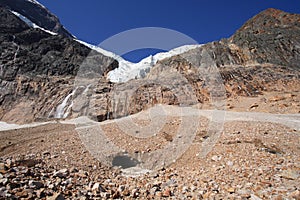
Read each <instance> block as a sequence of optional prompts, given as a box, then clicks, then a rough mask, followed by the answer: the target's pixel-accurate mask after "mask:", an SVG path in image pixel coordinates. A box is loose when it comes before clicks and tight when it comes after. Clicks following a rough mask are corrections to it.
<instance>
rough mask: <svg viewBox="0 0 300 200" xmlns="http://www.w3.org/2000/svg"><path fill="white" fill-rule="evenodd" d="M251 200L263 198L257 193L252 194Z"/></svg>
mask: <svg viewBox="0 0 300 200" xmlns="http://www.w3.org/2000/svg"><path fill="white" fill-rule="evenodd" d="M250 199H251V200H262V199H261V198H259V197H258V196H256V195H255V194H251V198H250Z"/></svg>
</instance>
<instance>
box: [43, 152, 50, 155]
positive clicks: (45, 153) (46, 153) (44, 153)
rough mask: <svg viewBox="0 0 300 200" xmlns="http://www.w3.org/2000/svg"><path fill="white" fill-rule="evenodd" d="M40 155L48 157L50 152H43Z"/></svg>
mask: <svg viewBox="0 0 300 200" xmlns="http://www.w3.org/2000/svg"><path fill="white" fill-rule="evenodd" d="M42 154H43V155H44V156H49V155H50V152H49V151H44V152H43V153H42Z"/></svg>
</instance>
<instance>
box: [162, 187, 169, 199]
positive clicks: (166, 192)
mask: <svg viewBox="0 0 300 200" xmlns="http://www.w3.org/2000/svg"><path fill="white" fill-rule="evenodd" d="M162 196H163V197H169V196H171V190H170V189H169V188H166V189H165V190H164V192H163V193H162Z"/></svg>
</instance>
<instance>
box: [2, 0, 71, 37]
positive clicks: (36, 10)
mask: <svg viewBox="0 0 300 200" xmlns="http://www.w3.org/2000/svg"><path fill="white" fill-rule="evenodd" d="M0 6H2V7H4V8H6V9H9V10H12V11H15V12H18V13H20V14H21V15H23V16H26V17H27V18H28V19H29V20H30V21H32V22H33V23H35V24H36V25H38V26H40V27H42V28H44V29H46V30H49V31H52V32H55V33H59V34H60V35H63V36H67V37H73V36H72V34H70V33H69V32H68V31H67V30H66V29H65V28H64V27H63V26H62V25H61V23H60V22H59V19H58V18H57V17H56V16H55V15H53V14H52V13H51V12H49V11H48V10H47V9H46V8H45V7H44V6H42V5H41V4H39V3H38V2H36V1H35V0H0Z"/></svg>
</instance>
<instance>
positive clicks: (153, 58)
mask: <svg viewBox="0 0 300 200" xmlns="http://www.w3.org/2000/svg"><path fill="white" fill-rule="evenodd" d="M75 40H76V41H77V42H79V43H81V44H83V45H85V46H87V47H89V48H91V49H93V50H95V51H97V52H99V53H101V54H103V55H105V56H108V57H111V58H114V59H115V60H117V61H118V62H119V67H118V68H116V69H114V70H112V71H110V72H108V74H107V78H108V80H109V81H110V82H113V83H124V82H127V81H129V80H132V79H137V78H143V77H145V76H146V74H147V73H148V72H149V71H150V69H151V68H152V67H153V66H154V65H155V64H156V63H157V62H158V61H159V60H163V59H166V58H170V57H172V56H176V55H179V54H182V53H184V52H187V51H189V50H192V49H195V48H198V47H201V46H202V44H194V45H184V46H180V47H177V48H174V49H171V50H170V51H168V52H161V53H157V54H155V55H150V56H148V57H146V58H144V59H142V60H141V61H140V62H138V63H133V62H129V61H127V60H125V59H124V58H122V57H121V56H119V55H116V54H114V53H112V52H110V51H107V50H104V49H102V48H100V47H98V46H95V45H92V44H88V43H86V42H83V41H81V40H78V39H75Z"/></svg>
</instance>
